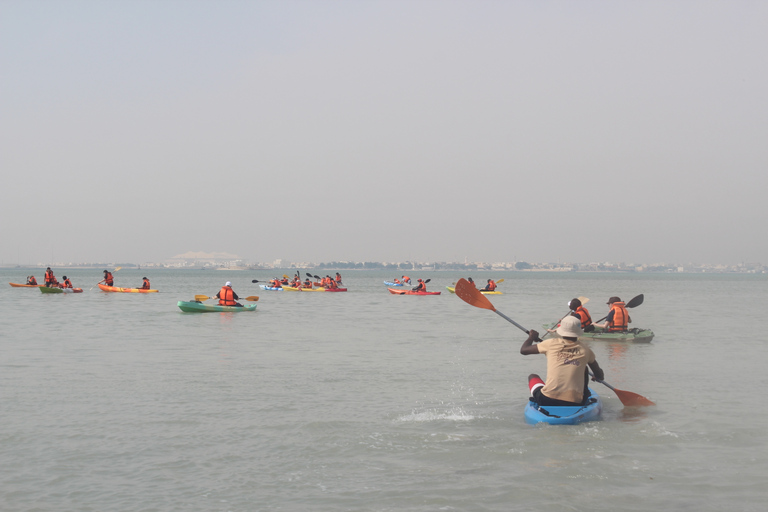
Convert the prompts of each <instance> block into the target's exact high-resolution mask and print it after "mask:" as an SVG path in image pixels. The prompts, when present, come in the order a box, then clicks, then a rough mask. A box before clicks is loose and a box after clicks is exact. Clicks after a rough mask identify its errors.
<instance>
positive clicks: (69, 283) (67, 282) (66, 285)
mask: <svg viewBox="0 0 768 512" xmlns="http://www.w3.org/2000/svg"><path fill="white" fill-rule="evenodd" d="M61 284H62V288H72V281H70V280H69V279H65V280H64V282H63V283H61Z"/></svg>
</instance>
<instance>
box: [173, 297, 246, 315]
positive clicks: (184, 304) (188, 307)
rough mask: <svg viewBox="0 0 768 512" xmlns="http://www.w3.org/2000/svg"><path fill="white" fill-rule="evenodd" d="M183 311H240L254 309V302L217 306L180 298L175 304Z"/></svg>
mask: <svg viewBox="0 0 768 512" xmlns="http://www.w3.org/2000/svg"><path fill="white" fill-rule="evenodd" d="M176 305H177V306H179V309H180V310H182V311H184V312H185V313H241V312H243V311H256V304H244V305H243V307H238V306H219V305H218V304H204V303H202V302H198V301H194V300H193V301H184V300H180V301H179V302H178V303H177V304H176Z"/></svg>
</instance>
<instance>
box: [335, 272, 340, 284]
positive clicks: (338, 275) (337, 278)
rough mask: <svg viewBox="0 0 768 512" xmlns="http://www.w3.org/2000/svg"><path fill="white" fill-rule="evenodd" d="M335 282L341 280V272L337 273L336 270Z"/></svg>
mask: <svg viewBox="0 0 768 512" xmlns="http://www.w3.org/2000/svg"><path fill="white" fill-rule="evenodd" d="M336 282H337V283H340V282H341V274H339V273H338V272H336Z"/></svg>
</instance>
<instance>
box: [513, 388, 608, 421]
mask: <svg viewBox="0 0 768 512" xmlns="http://www.w3.org/2000/svg"><path fill="white" fill-rule="evenodd" d="M589 391H590V392H591V393H592V395H591V396H590V397H589V402H588V403H587V404H586V405H565V406H562V405H539V404H537V403H535V402H531V401H529V402H528V403H527V404H526V406H525V422H526V423H528V424H529V425H536V424H537V423H549V424H550V425H577V424H579V423H583V422H585V421H596V420H599V419H600V415H601V414H602V413H603V401H602V400H600V397H599V396H598V394H597V393H595V392H594V391H592V390H591V389H590V390H589Z"/></svg>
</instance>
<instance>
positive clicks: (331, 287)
mask: <svg viewBox="0 0 768 512" xmlns="http://www.w3.org/2000/svg"><path fill="white" fill-rule="evenodd" d="M338 287H339V285H338V284H336V281H335V280H334V279H329V280H328V289H329V290H335V289H337V288H338Z"/></svg>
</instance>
